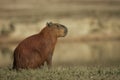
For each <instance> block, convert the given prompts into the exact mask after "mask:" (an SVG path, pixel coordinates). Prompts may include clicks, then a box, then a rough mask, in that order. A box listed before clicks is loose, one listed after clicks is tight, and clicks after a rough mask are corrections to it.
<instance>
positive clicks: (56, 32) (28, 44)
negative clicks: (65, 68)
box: [13, 22, 68, 70]
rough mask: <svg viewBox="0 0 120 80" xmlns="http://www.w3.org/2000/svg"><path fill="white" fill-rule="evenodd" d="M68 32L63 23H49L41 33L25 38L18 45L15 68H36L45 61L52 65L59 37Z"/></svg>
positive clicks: (15, 53) (15, 52)
mask: <svg viewBox="0 0 120 80" xmlns="http://www.w3.org/2000/svg"><path fill="white" fill-rule="evenodd" d="M67 32H68V30H67V28H66V27H65V26H64V25H62V24H59V23H52V22H49V23H47V24H46V27H44V28H43V29H42V30H41V32H40V33H38V34H35V35H32V36H30V37H28V38H26V39H24V40H23V41H22V42H20V43H19V45H18V46H17V47H16V49H15V50H14V55H13V56H14V61H13V69H17V70H18V69H29V68H31V69H35V68H39V67H41V66H42V65H44V62H46V63H47V65H48V67H50V66H51V65H52V56H53V51H54V48H55V44H56V42H57V38H58V37H64V36H66V34H67Z"/></svg>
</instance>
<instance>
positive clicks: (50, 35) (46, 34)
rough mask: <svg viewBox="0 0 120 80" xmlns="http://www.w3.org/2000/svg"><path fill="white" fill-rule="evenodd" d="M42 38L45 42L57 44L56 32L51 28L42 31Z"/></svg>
mask: <svg viewBox="0 0 120 80" xmlns="http://www.w3.org/2000/svg"><path fill="white" fill-rule="evenodd" d="M38 35H39V36H40V39H42V40H43V41H45V42H46V41H47V42H53V43H54V45H55V44H56V42H57V35H56V34H55V32H54V31H53V30H52V29H51V28H49V27H45V28H43V29H42V30H41V32H40V33H39V34H38Z"/></svg>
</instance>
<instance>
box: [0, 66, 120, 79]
mask: <svg viewBox="0 0 120 80" xmlns="http://www.w3.org/2000/svg"><path fill="white" fill-rule="evenodd" d="M0 80H120V66H111V67H103V66H76V67H75V66H74V67H55V68H51V69H48V68H46V67H45V68H43V69H35V70H32V69H30V70H20V71H16V70H9V69H8V68H4V69H0Z"/></svg>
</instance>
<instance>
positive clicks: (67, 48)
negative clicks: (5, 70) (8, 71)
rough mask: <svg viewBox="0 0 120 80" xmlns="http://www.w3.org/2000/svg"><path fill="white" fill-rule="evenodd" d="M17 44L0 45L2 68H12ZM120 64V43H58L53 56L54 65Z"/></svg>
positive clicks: (0, 65)
mask: <svg viewBox="0 0 120 80" xmlns="http://www.w3.org/2000/svg"><path fill="white" fill-rule="evenodd" d="M16 46H17V44H4V45H0V67H4V66H10V65H12V62H13V51H14V49H15V47H16ZM84 63H85V64H91V63H92V64H93V63H96V64H103V63H105V64H116V63H117V64H118V63H120V42H119V41H101V42H58V43H57V45H56V48H55V51H54V55H53V65H80V64H84Z"/></svg>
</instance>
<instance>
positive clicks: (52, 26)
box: [47, 22, 68, 37]
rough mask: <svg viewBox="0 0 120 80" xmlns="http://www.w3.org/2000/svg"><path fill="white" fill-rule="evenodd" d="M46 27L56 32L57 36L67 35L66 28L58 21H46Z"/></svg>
mask: <svg viewBox="0 0 120 80" xmlns="http://www.w3.org/2000/svg"><path fill="white" fill-rule="evenodd" d="M47 27H49V28H50V29H51V30H52V31H53V32H55V33H56V35H57V37H65V36H66V35H67V32H68V29H67V28H66V27H65V26H64V25H62V24H59V23H52V22H49V23H47Z"/></svg>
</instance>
